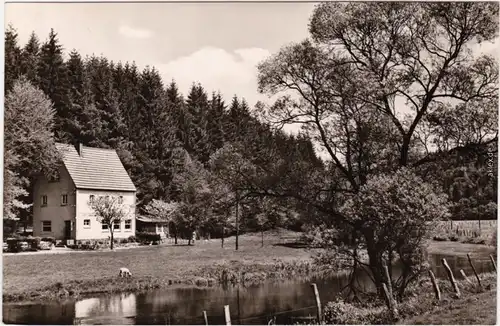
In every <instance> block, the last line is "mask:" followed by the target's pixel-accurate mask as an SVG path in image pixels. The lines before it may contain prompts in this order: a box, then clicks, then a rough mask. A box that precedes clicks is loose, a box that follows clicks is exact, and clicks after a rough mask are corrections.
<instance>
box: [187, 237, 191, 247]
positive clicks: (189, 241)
mask: <svg viewBox="0 0 500 326" xmlns="http://www.w3.org/2000/svg"><path fill="white" fill-rule="evenodd" d="M191 239H192V238H191V237H189V239H188V246H190V245H191Z"/></svg>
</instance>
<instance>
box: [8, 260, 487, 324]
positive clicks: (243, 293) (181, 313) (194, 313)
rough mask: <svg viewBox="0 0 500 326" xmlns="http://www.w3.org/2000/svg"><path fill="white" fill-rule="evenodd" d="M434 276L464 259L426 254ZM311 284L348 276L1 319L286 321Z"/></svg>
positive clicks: (95, 302)
mask: <svg viewBox="0 0 500 326" xmlns="http://www.w3.org/2000/svg"><path fill="white" fill-rule="evenodd" d="M429 258H430V259H429V260H430V263H431V266H432V269H433V271H434V273H435V274H436V276H437V277H440V278H443V277H445V276H446V273H445V270H444V268H443V267H442V265H441V262H440V260H441V258H446V260H447V261H448V264H449V265H450V267H451V268H452V269H453V271H454V273H455V276H456V277H457V278H458V279H460V278H461V276H460V274H459V270H460V269H463V270H464V271H465V273H466V274H467V275H472V270H471V268H470V266H469V264H468V261H467V257H455V256H443V255H431V256H430V257H429ZM474 264H475V267H476V269H477V271H478V273H483V272H489V271H492V266H491V262H490V261H489V259H488V257H487V256H485V257H475V258H474ZM358 280H359V283H360V285H361V287H364V289H365V290H370V289H372V285H371V283H370V281H369V279H368V276H367V275H366V273H364V272H363V273H360V275H359V276H358ZM311 282H315V283H317V286H318V290H319V294H320V297H321V301H322V302H323V303H326V302H328V301H331V300H333V299H334V298H335V297H336V296H337V294H338V292H339V291H340V289H341V288H342V287H343V286H344V285H345V284H346V282H347V274H345V273H342V274H337V275H335V276H331V277H328V278H322V279H314V278H313V279H308V280H300V279H295V280H288V281H280V282H266V283H263V284H260V285H256V286H251V287H245V288H238V287H229V288H222V287H213V288H167V289H161V290H155V291H150V292H145V293H122V294H114V295H101V296H95V297H92V298H85V299H80V300H76V301H75V300H71V301H67V302H64V303H45V304H22V303H21V304H4V305H3V322H4V323H10V324H38V325H48V324H50V325H58V324H59V325H68V324H75V323H83V324H94V325H103V324H114V325H126V324H140V325H154V324H162V325H168V324H183V325H195V324H198V325H200V324H204V318H203V311H204V310H205V311H206V312H207V317H208V322H209V324H217V325H221V324H225V319H224V308H223V307H224V305H229V307H230V312H231V321H232V323H233V324H246V325H249V324H254V325H256V324H257V325H262V324H267V323H268V322H269V321H270V320H271V319H272V318H275V319H274V321H275V322H276V323H277V324H286V323H288V324H290V323H293V322H295V321H300V320H301V319H302V320H304V319H305V318H308V317H313V316H315V314H316V310H315V301H314V297H313V291H312V289H311Z"/></svg>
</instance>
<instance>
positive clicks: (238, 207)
mask: <svg viewBox="0 0 500 326" xmlns="http://www.w3.org/2000/svg"><path fill="white" fill-rule="evenodd" d="M239 214H240V194H239V193H238V192H236V250H238V235H239V233H240V225H239Z"/></svg>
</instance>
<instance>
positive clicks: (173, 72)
mask: <svg viewBox="0 0 500 326" xmlns="http://www.w3.org/2000/svg"><path fill="white" fill-rule="evenodd" d="M313 9H314V3H7V4H6V5H5V24H6V25H8V24H9V23H12V24H13V26H14V27H15V28H16V29H17V31H18V34H19V39H20V43H21V45H24V44H25V43H26V42H27V40H28V38H29V35H30V34H31V32H32V31H34V32H35V33H36V34H37V35H38V37H39V38H40V40H41V41H42V42H43V41H45V40H46V38H47V37H48V34H49V32H50V29H51V28H54V30H55V31H56V32H57V33H58V37H59V40H60V43H61V44H62V45H63V46H64V48H65V52H66V53H69V51H71V50H72V49H76V50H77V51H78V52H79V53H80V54H81V55H82V56H85V55H92V54H95V55H101V54H102V55H104V56H105V57H107V58H108V59H110V60H113V61H115V62H117V61H122V62H126V61H129V62H132V61H135V63H136V64H137V66H138V67H139V68H144V67H145V66H146V65H149V66H154V67H156V68H157V69H158V70H159V72H160V73H161V75H162V77H163V80H164V83H169V82H170V81H171V80H172V79H175V81H176V82H177V83H178V85H179V88H180V90H181V92H182V93H183V94H187V92H188V90H189V88H190V86H191V85H192V83H193V82H199V83H201V84H202V85H203V86H204V87H205V89H206V90H207V92H209V93H211V92H212V91H220V92H221V93H222V95H223V96H224V98H225V99H226V102H229V101H230V100H231V98H232V97H233V96H234V95H237V96H238V97H244V98H245V99H246V100H247V101H248V103H249V104H250V106H251V107H253V106H254V105H255V103H256V102H257V101H258V100H265V99H266V97H265V96H264V95H260V94H259V93H258V91H257V69H256V65H257V64H258V63H259V62H260V61H262V60H264V59H266V58H267V57H268V56H270V55H271V54H273V53H275V52H277V51H278V50H279V48H280V47H281V46H283V45H285V44H287V43H291V42H296V41H300V40H303V39H304V38H306V37H307V36H308V31H307V25H308V22H309V17H310V15H311V14H312V11H313Z"/></svg>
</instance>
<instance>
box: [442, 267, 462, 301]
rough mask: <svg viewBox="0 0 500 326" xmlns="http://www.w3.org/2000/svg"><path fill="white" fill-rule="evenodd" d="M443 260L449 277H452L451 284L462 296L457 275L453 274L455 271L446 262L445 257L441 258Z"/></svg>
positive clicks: (457, 293)
mask: <svg viewBox="0 0 500 326" xmlns="http://www.w3.org/2000/svg"><path fill="white" fill-rule="evenodd" d="M441 262H442V263H443V266H444V268H445V269H446V273H447V274H448V278H449V279H450V282H451V285H452V286H453V289H454V290H455V293H456V295H457V297H460V289H459V288H458V284H457V281H456V280H455V276H453V272H452V271H451V268H450V266H449V265H448V263H447V262H446V259H445V258H443V259H441Z"/></svg>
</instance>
